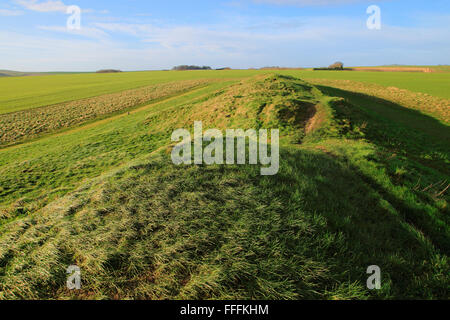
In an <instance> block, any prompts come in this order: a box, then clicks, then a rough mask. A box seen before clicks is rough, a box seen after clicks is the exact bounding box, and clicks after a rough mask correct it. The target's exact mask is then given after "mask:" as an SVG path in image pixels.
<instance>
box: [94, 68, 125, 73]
mask: <svg viewBox="0 0 450 320" xmlns="http://www.w3.org/2000/svg"><path fill="white" fill-rule="evenodd" d="M120 72H122V71H121V70H115V69H104V70H98V71H97V73H120Z"/></svg>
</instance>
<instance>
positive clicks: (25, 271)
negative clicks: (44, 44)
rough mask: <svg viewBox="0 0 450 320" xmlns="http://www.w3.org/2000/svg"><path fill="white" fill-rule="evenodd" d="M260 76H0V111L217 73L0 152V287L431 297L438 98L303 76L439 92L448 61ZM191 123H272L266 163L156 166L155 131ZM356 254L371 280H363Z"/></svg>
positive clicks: (41, 292) (436, 247) (444, 263)
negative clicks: (275, 157)
mask: <svg viewBox="0 0 450 320" xmlns="http://www.w3.org/2000/svg"><path fill="white" fill-rule="evenodd" d="M276 73H277V74H274V72H273V71H267V70H266V71H256V70H252V71H244V70H242V71H207V72H205V71H199V72H138V73H123V74H100V75H99V74H79V75H54V76H43V77H28V78H4V79H0V97H1V98H0V106H1V112H2V113H8V112H13V111H21V110H22V111H21V112H25V111H23V110H26V109H30V108H36V107H44V106H47V105H49V104H55V103H61V102H65V101H72V100H79V99H83V98H87V97H94V96H99V95H105V94H108V93H114V92H121V91H125V90H129V89H133V88H139V87H143V86H148V85H154V84H165V83H168V82H173V81H182V80H192V79H194V80H195V79H197V80H198V79H211V80H212V79H216V80H219V81H211V82H208V83H204V84H203V85H202V86H196V87H192V88H188V89H186V90H180V91H168V92H167V94H162V95H158V98H157V99H155V100H154V101H149V102H148V103H146V104H143V105H137V106H135V107H134V108H126V109H120V110H116V112H114V113H111V114H103V115H101V116H100V115H98V118H92V119H89V121H88V122H85V123H84V122H77V123H76V125H73V126H72V127H67V128H65V130H63V131H60V130H58V131H55V132H52V131H48V132H46V133H45V135H42V136H39V135H38V136H32V138H33V140H30V141H27V142H24V143H18V144H17V145H14V146H9V147H6V146H5V147H3V148H2V149H0V299H24V298H28V299H152V300H156V299H418V298H424V299H447V298H448V297H449V291H448V290H449V287H450V279H449V277H448V275H449V274H450V265H449V261H448V256H449V253H450V228H449V224H450V218H449V213H450V210H449V207H448V201H449V200H450V197H449V192H448V184H449V182H450V171H449V168H450V166H449V165H450V159H449V157H450V128H449V126H448V125H446V123H447V122H448V121H449V120H450V119H448V113H447V110H445V108H443V109H437V110H435V115H434V114H433V112H430V110H429V109H426V108H425V107H424V109H423V110H422V109H421V108H422V107H421V106H422V105H421V104H414V103H415V102H414V101H415V99H416V98H415V95H412V94H411V97H412V98H411V99H409V98H408V99H406V98H405V99H403V98H402V99H398V100H392V101H391V100H389V99H387V98H386V97H385V96H380V95H379V94H378V93H377V92H373V95H372V94H369V93H370V92H372V91H370V90H368V91H367V92H368V93H366V94H363V93H361V92H360V91H361V90H360V91H358V92H356V91H352V90H350V89H351V86H350V89H348V88H347V87H346V88H347V89H345V90H344V89H342V88H339V87H336V86H335V87H333V86H332V85H331V84H324V83H320V84H319V83H318V84H315V85H314V84H312V83H310V82H308V80H311V81H312V80H313V79H329V80H351V81H358V82H362V83H375V84H378V85H382V86H385V87H389V86H395V87H398V88H401V89H407V90H410V91H412V92H424V93H427V94H430V95H435V96H436V97H438V98H437V99H439V102H441V101H444V102H445V101H446V100H445V99H446V98H450V92H449V90H448V83H449V82H448V80H450V74H437V73H436V74H419V73H412V74H406V73H390V72H389V73H374V72H313V71H293V70H285V71H277V72H276ZM299 78H301V79H299ZM24 89H25V90H24ZM404 94H405V95H407V94H409V93H404ZM430 101H431V100H430ZM432 101H434V100H432ZM37 110H39V109H37ZM17 115H18V116H19V117H20V115H21V113H20V112H19V113H17ZM197 120H201V121H203V124H204V129H207V128H218V129H220V130H225V129H227V128H244V129H245V128H279V129H280V132H281V150H280V161H281V165H280V172H279V174H278V175H276V176H261V175H260V172H259V169H260V168H259V166H254V165H213V166H206V165H198V166H194V165H193V166H175V165H173V164H172V162H171V159H170V151H171V148H172V146H173V143H172V142H171V141H170V136H171V134H172V132H173V131H174V130H176V129H178V128H187V129H192V126H193V123H194V121H197ZM25 138H26V135H25ZM30 138H31V136H30ZM72 264H75V265H77V266H79V267H80V268H81V270H82V275H83V276H82V277H83V278H82V283H83V287H82V290H80V291H69V290H67V289H66V287H65V284H66V282H65V281H66V277H67V275H66V268H67V266H69V265H72ZM373 264H376V265H379V266H380V267H381V270H382V288H381V290H375V291H371V290H368V289H367V287H366V280H367V277H368V275H367V274H366V269H367V267H368V266H369V265H373Z"/></svg>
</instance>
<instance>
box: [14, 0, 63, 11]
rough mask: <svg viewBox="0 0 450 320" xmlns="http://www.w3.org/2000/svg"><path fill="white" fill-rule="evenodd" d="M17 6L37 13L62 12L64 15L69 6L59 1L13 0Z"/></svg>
mask: <svg viewBox="0 0 450 320" xmlns="http://www.w3.org/2000/svg"><path fill="white" fill-rule="evenodd" d="M15 2H16V3H17V4H18V5H21V6H22V7H24V8H25V9H28V10H31V11H37V12H62V13H66V12H67V8H68V7H69V6H67V5H65V4H64V3H63V2H62V1H60V0H47V1H44V2H38V0H15Z"/></svg>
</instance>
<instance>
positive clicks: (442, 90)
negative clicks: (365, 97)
mask: <svg viewBox="0 0 450 320" xmlns="http://www.w3.org/2000/svg"><path fill="white" fill-rule="evenodd" d="M280 73H288V74H292V75H296V76H297V77H300V78H303V79H329V80H353V81H361V82H366V83H374V84H379V85H382V86H385V87H397V88H399V89H406V90H410V91H413V92H422V93H427V94H430V95H433V96H437V97H441V98H445V99H450V73H418V72H411V73H410V72H370V71H367V72H365V71H360V72H351V71H280Z"/></svg>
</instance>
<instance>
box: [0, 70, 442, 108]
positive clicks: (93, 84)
mask: <svg viewBox="0 0 450 320" xmlns="http://www.w3.org/2000/svg"><path fill="white" fill-rule="evenodd" d="M270 72H273V71H270V70H227V71H189V72H176V71H151V72H124V73H117V74H95V73H86V74H63V75H48V76H35V77H5V78H0V114H2V113H8V112H15V111H20V110H25V109H29V108H36V107H41V106H47V105H51V104H56V103H61V102H65V101H72V100H80V99H84V98H88V97H94V96H99V95H103V94H108V93H114V92H120V91H123V90H128V89H133V88H139V87H143V86H148V85H153V84H160V83H167V82H172V81H177V80H192V79H204V78H206V79H239V78H243V77H249V76H253V75H257V74H262V73H263V74H267V73H270ZM277 72H279V73H281V74H287V75H292V76H295V77H300V78H304V79H318V78H323V79H339V80H342V79H344V80H353V81H362V82H366V83H376V84H380V85H383V86H387V87H388V86H395V87H398V88H401V89H407V90H410V91H414V92H422V93H427V94H430V95H435V96H437V97H441V98H446V99H449V98H450V73H428V74H426V73H423V74H422V73H403V72H330V71H309V70H301V71H300V70H280V71H277Z"/></svg>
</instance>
